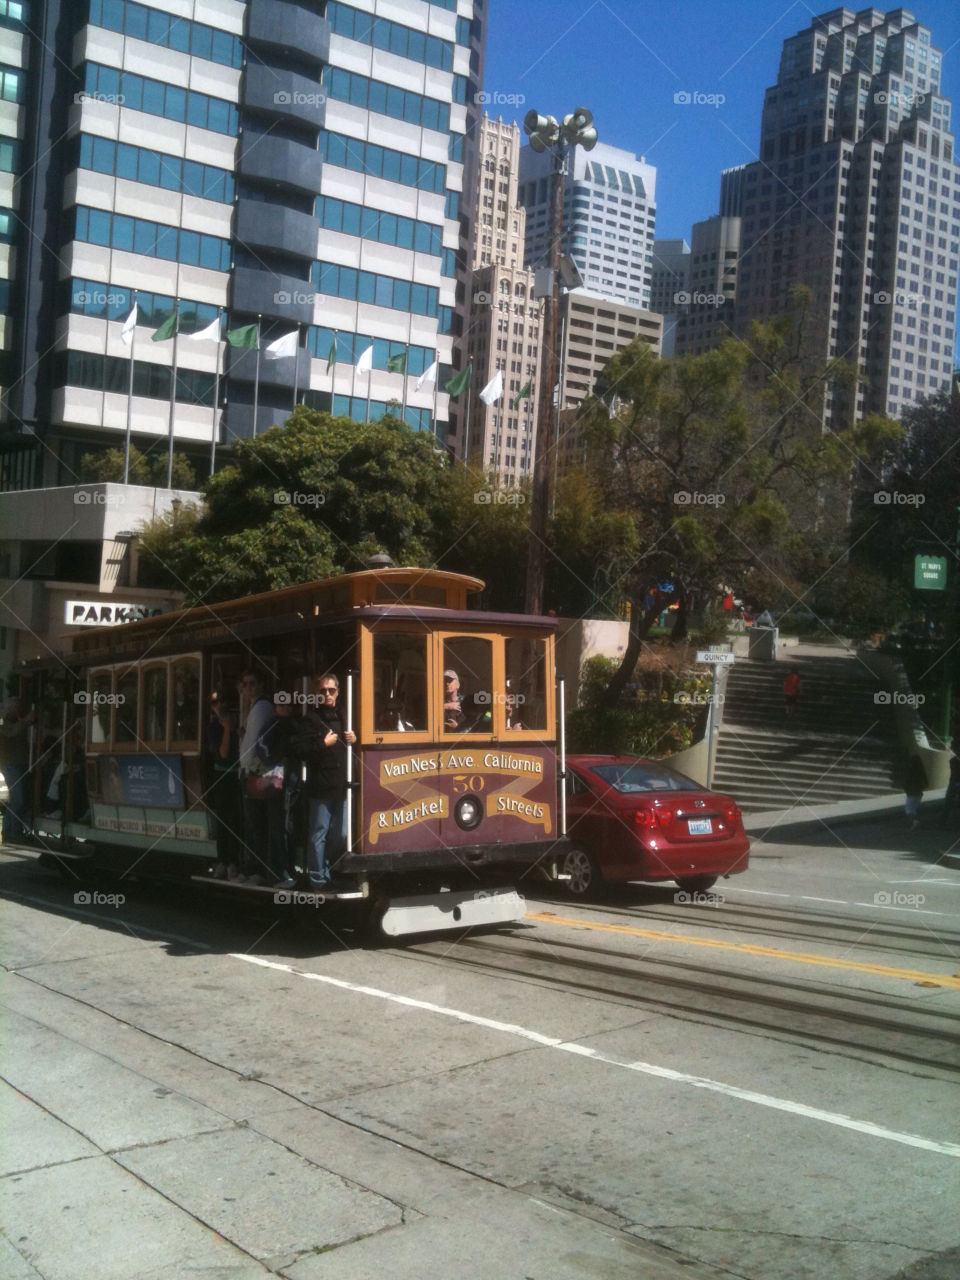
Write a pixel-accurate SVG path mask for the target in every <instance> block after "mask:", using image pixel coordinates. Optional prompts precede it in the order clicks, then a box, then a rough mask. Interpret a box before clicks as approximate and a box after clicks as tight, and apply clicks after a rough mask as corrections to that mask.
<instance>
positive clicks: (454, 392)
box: [444, 364, 473, 396]
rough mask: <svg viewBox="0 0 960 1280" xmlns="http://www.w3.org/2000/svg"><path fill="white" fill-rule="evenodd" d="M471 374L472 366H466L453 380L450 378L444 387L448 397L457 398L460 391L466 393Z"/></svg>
mask: <svg viewBox="0 0 960 1280" xmlns="http://www.w3.org/2000/svg"><path fill="white" fill-rule="evenodd" d="M472 373H473V365H470V364H468V365H467V367H466V368H465V369H462V370H461V371H460V373H458V374H457V376H456V377H455V378H451V379H450V381H449V382H448V383H447V385H446V386H445V387H444V391H446V393H447V395H448V396H458V395H459V394H460V392H461V391H466V389H467V387H469V385H470V375H471V374H472Z"/></svg>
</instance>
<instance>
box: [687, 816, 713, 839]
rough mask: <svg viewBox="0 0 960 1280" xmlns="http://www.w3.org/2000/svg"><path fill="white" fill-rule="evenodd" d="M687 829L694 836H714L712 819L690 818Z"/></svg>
mask: <svg viewBox="0 0 960 1280" xmlns="http://www.w3.org/2000/svg"><path fill="white" fill-rule="evenodd" d="M687 827H688V829H689V831H690V834H691V835H692V836H712V835H713V822H712V821H711V819H710V818H688V819H687Z"/></svg>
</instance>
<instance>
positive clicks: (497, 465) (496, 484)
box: [493, 365, 503, 490]
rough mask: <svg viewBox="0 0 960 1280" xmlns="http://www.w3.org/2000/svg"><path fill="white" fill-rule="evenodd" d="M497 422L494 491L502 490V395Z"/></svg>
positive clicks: (498, 402)
mask: <svg viewBox="0 0 960 1280" xmlns="http://www.w3.org/2000/svg"><path fill="white" fill-rule="evenodd" d="M499 372H500V367H499V365H498V366H497V373H499ZM496 422H497V425H496V431H495V435H494V440H495V441H496V445H495V447H494V454H493V487H494V490H497V489H499V488H500V431H501V429H502V427H503V396H502V395H501V397H500V399H499V400H498V401H497V417H496Z"/></svg>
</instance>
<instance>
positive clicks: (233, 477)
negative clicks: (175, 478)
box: [141, 407, 446, 603]
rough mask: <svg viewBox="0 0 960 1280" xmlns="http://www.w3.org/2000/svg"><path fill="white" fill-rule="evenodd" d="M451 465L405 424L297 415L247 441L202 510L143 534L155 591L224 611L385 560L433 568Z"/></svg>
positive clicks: (209, 490) (207, 493)
mask: <svg viewBox="0 0 960 1280" xmlns="http://www.w3.org/2000/svg"><path fill="white" fill-rule="evenodd" d="M445 462H446V457H445V455H444V454H443V453H442V451H440V450H438V449H437V446H436V443H435V440H434V438H433V436H431V435H429V434H427V433H424V432H415V431H412V430H411V429H410V428H409V427H408V426H406V425H405V424H404V423H402V422H400V421H399V420H398V419H396V418H392V417H384V418H383V419H381V420H380V421H379V422H370V423H358V422H353V421H351V420H350V419H349V418H336V417H333V416H331V415H330V414H327V413H316V412H314V411H312V410H309V409H305V408H302V407H301V408H298V409H297V410H296V411H295V412H294V413H293V415H292V416H291V417H290V418H289V419H288V421H287V422H286V423H285V424H284V426H282V427H273V428H271V429H270V430H269V431H266V432H264V433H263V435H259V436H256V437H254V438H253V439H248V440H240V441H238V442H237V444H236V445H235V447H234V451H233V461H232V463H231V464H230V465H229V466H227V467H225V468H224V469H223V470H222V471H219V472H217V474H216V475H215V476H213V477H212V478H211V479H210V480H208V481H207V483H206V485H205V486H204V491H203V492H204V502H205V505H204V510H203V512H202V513H199V514H196V515H188V514H187V513H184V512H183V511H181V512H178V513H172V514H171V515H169V516H168V517H166V518H165V519H164V520H162V521H158V522H154V523H153V525H151V526H149V527H148V528H147V529H146V530H145V531H144V533H143V538H142V552H141V565H142V567H143V575H144V579H143V580H145V581H151V582H155V583H157V584H159V583H160V582H162V583H164V584H165V585H167V584H169V585H176V586H178V587H179V588H180V589H181V590H185V591H186V592H187V593H188V596H189V600H190V602H194V603H195V602H197V601H199V600H207V601H211V600H225V599H230V598H233V597H235V596H240V595H245V594H250V593H253V592H258V591H268V590H271V589H274V588H277V587H283V586H288V585H291V584H293V583H297V582H306V581H309V580H311V579H313V578H320V577H324V576H327V575H329V574H332V573H345V572H349V571H352V570H356V569H360V568H362V567H363V564H364V560H365V558H366V557H367V556H368V555H370V554H371V553H372V552H374V551H376V550H377V549H382V550H383V551H386V552H387V553H388V554H389V555H391V556H392V557H393V559H394V560H395V561H396V562H397V563H398V564H429V563H431V561H432V560H433V541H432V538H433V530H434V515H435V513H436V512H437V510H438V508H439V506H440V502H441V495H442V491H443V486H444V483H445V479H446V469H445Z"/></svg>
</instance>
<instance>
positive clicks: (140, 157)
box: [78, 133, 234, 204]
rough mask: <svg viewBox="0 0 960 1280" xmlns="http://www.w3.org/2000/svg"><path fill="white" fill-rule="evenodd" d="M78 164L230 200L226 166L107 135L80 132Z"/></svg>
mask: <svg viewBox="0 0 960 1280" xmlns="http://www.w3.org/2000/svg"><path fill="white" fill-rule="evenodd" d="M78 164H79V167H80V168H81V169H92V170H94V172H96V173H112V174H115V175H116V176H117V177H118V178H129V179H130V180H131V181H133V182H144V183H147V184H148V185H149V186H153V187H165V188H166V189H167V190H168V191H183V192H185V193H186V194H187V195H193V196H202V197H203V198H204V199H205V200H218V201H220V202H222V203H225V204H232V203H233V197H234V179H233V174H232V173H230V172H229V170H227V169H218V168H216V167H215V166H214V165H209V164H199V163H198V162H197V161H195V160H181V159H180V157H179V156H171V155H165V154H164V153H163V152H160V151H148V150H147V149H146V148H144V147H133V146H130V145H129V144H127V143H125V142H119V143H118V142H114V141H113V140H112V139H110V138H99V137H92V136H91V135H90V134H88V133H84V134H81V135H80V154H79V159H78Z"/></svg>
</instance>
